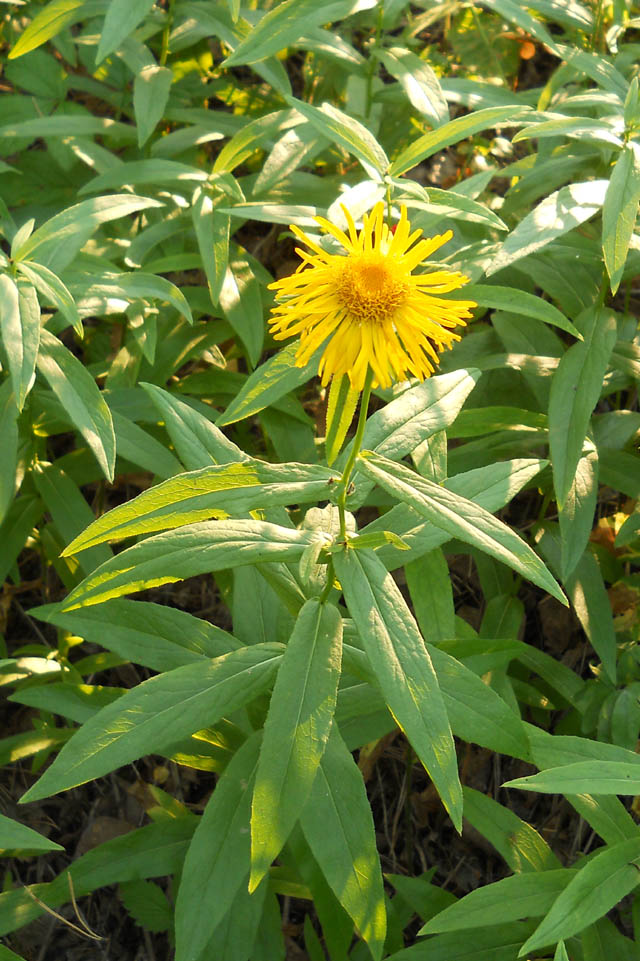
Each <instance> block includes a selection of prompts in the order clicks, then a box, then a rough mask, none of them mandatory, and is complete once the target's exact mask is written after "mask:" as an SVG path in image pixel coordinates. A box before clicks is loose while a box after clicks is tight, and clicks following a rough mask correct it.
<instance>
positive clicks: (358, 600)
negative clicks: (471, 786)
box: [333, 549, 462, 830]
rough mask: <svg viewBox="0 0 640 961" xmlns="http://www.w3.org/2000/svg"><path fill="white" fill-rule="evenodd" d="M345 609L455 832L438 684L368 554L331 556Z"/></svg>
mask: <svg viewBox="0 0 640 961" xmlns="http://www.w3.org/2000/svg"><path fill="white" fill-rule="evenodd" d="M333 560H334V564H335V569H336V573H337V575H338V577H339V579H340V583H341V585H342V590H343V592H344V597H345V600H346V602H347V607H348V608H349V611H350V612H351V616H352V617H353V620H354V622H355V624H356V627H357V628H358V633H359V634H360V637H361V638H362V643H363V645H364V648H365V651H366V652H367V656H368V657H369V661H370V662H371V667H372V669H373V672H374V674H375V676H376V679H377V682H378V684H379V685H380V689H381V691H382V694H383V696H384V698H385V701H386V703H387V705H388V707H389V710H390V711H391V713H392V714H393V716H394V718H395V720H396V721H397V723H398V725H399V726H400V727H401V728H402V730H403V731H404V732H405V734H406V735H407V738H408V739H409V741H410V743H411V746H412V747H413V749H414V751H415V752H416V754H417V755H418V757H419V758H420V760H421V762H422V763H423V764H424V766H425V768H426V770H427V772H428V774H429V777H430V778H431V780H432V781H433V783H434V785H435V787H436V789H437V791H438V793H439V795H440V797H441V798H442V802H443V804H444V806H445V807H446V809H447V811H448V812H449V814H450V816H451V819H452V821H453V823H454V824H455V826H456V828H457V829H458V830H461V827H462V788H461V787H460V781H459V779H458V765H457V760H456V751H455V746H454V743H453V735H452V733H451V727H450V726H449V719H448V717H447V711H446V707H445V704H444V700H443V697H442V693H441V691H440V688H439V686H438V679H437V676H436V673H435V671H434V669H433V665H432V663H431V658H430V657H429V654H428V651H427V649H426V647H425V644H424V641H423V640H422V636H421V634H420V631H419V630H418V626H417V624H416V622H415V620H414V618H413V615H412V613H411V611H410V610H409V608H408V607H407V605H406V603H405V600H404V598H403V596H402V594H401V593H400V590H399V589H398V587H397V585H396V583H395V581H394V579H393V577H392V576H391V574H389V573H388V571H387V569H386V568H385V567H384V565H383V564H382V562H381V561H380V560H378V558H377V557H376V555H375V554H374V553H373V551H367V550H363V551H353V550H348V549H347V550H346V551H344V552H341V553H336V554H335V555H334V557H333Z"/></svg>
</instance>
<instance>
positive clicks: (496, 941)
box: [386, 921, 533, 961]
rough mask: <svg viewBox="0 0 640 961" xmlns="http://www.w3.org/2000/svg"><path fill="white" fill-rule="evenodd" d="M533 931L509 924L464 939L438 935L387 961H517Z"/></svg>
mask: <svg viewBox="0 0 640 961" xmlns="http://www.w3.org/2000/svg"><path fill="white" fill-rule="evenodd" d="M532 927H533V922H531V921H509V922H507V923H506V924H501V925H492V926H491V927H486V925H485V926H483V927H481V928H469V930H468V931H466V932H465V935H464V937H463V938H461V937H460V935H459V934H458V932H457V931H452V932H447V933H446V934H437V935H435V937H432V938H429V940H428V941H418V942H417V943H416V944H414V945H413V946H412V947H410V948H404V949H403V950H402V951H397V952H396V953H395V954H390V955H389V956H388V957H387V959H386V961H515V958H516V954H517V951H518V948H519V947H520V945H521V944H522V942H523V941H524V940H526V938H527V935H528V934H529V933H530V932H531V929H532Z"/></svg>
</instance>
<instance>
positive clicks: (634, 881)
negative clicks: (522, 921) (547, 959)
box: [518, 837, 640, 957]
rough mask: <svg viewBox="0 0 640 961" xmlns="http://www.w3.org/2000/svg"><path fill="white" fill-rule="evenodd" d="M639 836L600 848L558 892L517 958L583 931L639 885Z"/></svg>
mask: <svg viewBox="0 0 640 961" xmlns="http://www.w3.org/2000/svg"><path fill="white" fill-rule="evenodd" d="M639 861H640V837H637V838H633V840H631V841H621V842H620V843H619V844H612V845H611V846H609V847H606V848H605V849H604V850H603V851H599V852H598V853H597V854H595V855H594V856H593V858H592V859H591V860H590V861H589V862H588V864H585V866H584V867H583V868H582V869H581V870H580V871H579V872H578V874H577V875H576V877H575V878H573V880H572V881H570V882H569V884H568V885H567V887H566V888H565V889H564V891H562V893H561V894H559V895H558V898H557V899H556V901H555V902H554V905H553V907H552V908H551V910H550V911H549V913H548V914H547V916H546V917H545V918H544V919H543V920H542V921H541V923H540V924H539V926H538V927H537V928H536V930H535V931H534V933H533V934H532V935H531V937H530V938H529V940H528V941H526V942H525V944H523V946H522V948H521V949H520V951H519V953H518V957H528V956H529V953H530V952H531V951H536V950H537V949H538V948H542V947H544V946H545V945H547V944H555V943H556V941H559V940H560V939H563V940H565V939H566V938H570V937H571V935H573V934H576V933H577V932H578V931H582V929H583V928H586V927H587V925H589V924H593V922H594V921H596V920H597V919H598V918H601V917H602V916H603V915H605V914H606V913H607V911H609V910H611V908H613V907H614V906H615V905H616V904H617V903H618V901H621V900H622V898H624V897H626V895H627V894H629V892H630V891H633V889H634V888H635V887H637V885H638V884H640V869H639V866H638V862H639Z"/></svg>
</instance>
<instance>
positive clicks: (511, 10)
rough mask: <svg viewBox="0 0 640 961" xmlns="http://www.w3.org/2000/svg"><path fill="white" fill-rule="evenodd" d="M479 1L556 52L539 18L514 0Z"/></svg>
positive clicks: (551, 38)
mask: <svg viewBox="0 0 640 961" xmlns="http://www.w3.org/2000/svg"><path fill="white" fill-rule="evenodd" d="M565 2H566V0H565ZM569 2H570V0H569ZM479 3H480V5H481V6H482V7H486V8H487V9H488V10H492V11H494V12H495V13H497V14H499V16H501V17H503V18H504V19H505V20H510V21H511V22H512V23H514V24H515V25H516V26H518V27H520V28H521V30H524V32H525V33H529V34H531V36H532V37H535V38H536V40H538V41H539V42H540V43H543V44H544V45H545V46H546V47H548V48H549V49H550V50H551V51H552V52H556V45H555V42H554V40H553V37H552V36H551V34H550V33H549V32H548V30H547V29H546V28H545V27H544V25H543V24H542V23H540V21H539V20H537V19H536V18H535V17H532V16H531V14H530V13H529V12H528V11H527V10H526V9H523V8H522V7H521V6H520V4H518V3H514V2H513V0H479ZM532 6H533V4H532Z"/></svg>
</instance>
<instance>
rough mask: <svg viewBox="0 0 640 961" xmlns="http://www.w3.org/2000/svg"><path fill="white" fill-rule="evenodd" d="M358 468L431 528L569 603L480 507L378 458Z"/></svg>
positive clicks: (368, 456)
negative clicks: (476, 550)
mask: <svg viewBox="0 0 640 961" xmlns="http://www.w3.org/2000/svg"><path fill="white" fill-rule="evenodd" d="M358 463H359V468H360V470H362V471H363V472H364V473H365V474H366V476H368V477H370V478H371V479H372V480H374V481H375V482H376V483H378V484H380V486H381V487H382V488H384V490H388V491H389V493H391V494H393V495H395V496H396V497H398V498H399V499H400V500H401V501H403V502H404V503H405V504H407V505H408V506H410V507H412V508H413V509H414V510H415V511H417V513H418V514H421V515H422V516H423V517H426V518H427V519H428V520H429V521H430V522H431V523H432V524H433V525H434V526H435V527H439V528H440V529H441V530H443V531H446V532H447V533H448V534H449V535H450V536H451V537H458V538H459V539H460V540H462V541H464V542H465V543H467V544H473V546H474V547H478V548H479V549H480V550H481V551H484V552H485V553H487V554H490V555H491V556H492V557H495V558H496V560H499V561H502V562H503V563H504V564H506V565H507V566H508V567H511V568H513V570H515V571H517V572H518V573H519V574H522V576H523V577H526V578H527V580H530V581H532V582H533V583H534V584H537V585H538V586H539V587H542V588H543V590H546V591H548V592H549V593H550V594H552V595H553V597H555V598H557V599H558V600H559V601H560V602H561V603H562V604H565V605H566V604H567V599H566V597H565V596H564V594H563V593H562V591H561V589H560V587H559V585H558V584H557V583H556V581H555V579H554V578H553V577H552V576H551V574H550V573H549V571H548V570H547V568H546V567H545V565H544V564H543V563H542V561H541V560H540V558H539V557H538V555H537V554H535V553H534V552H533V551H532V549H531V548H530V547H529V545H528V544H526V543H525V541H523V540H522V539H521V538H520V537H519V536H518V535H517V534H516V533H515V532H514V531H512V530H511V529H510V528H509V527H507V526H506V524H503V523H502V521H499V520H498V519H497V518H496V517H493V515H492V514H490V513H489V512H488V511H486V510H484V508H482V507H480V506H479V505H478V504H474V503H473V502H472V501H469V500H467V499H466V498H464V497H460V496H459V495H457V494H454V493H453V492H452V491H449V490H446V488H444V487H440V486H439V485H438V484H434V483H433V482H432V481H428V480H426V479H425V478H424V477H420V475H419V474H416V473H414V472H413V471H410V470H409V469H408V468H407V467H404V466H402V465H400V464H394V463H393V461H390V460H387V459H386V458H385V457H380V456H379V455H378V454H373V453H369V452H366V453H364V454H361V455H360V459H359V462H358Z"/></svg>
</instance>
